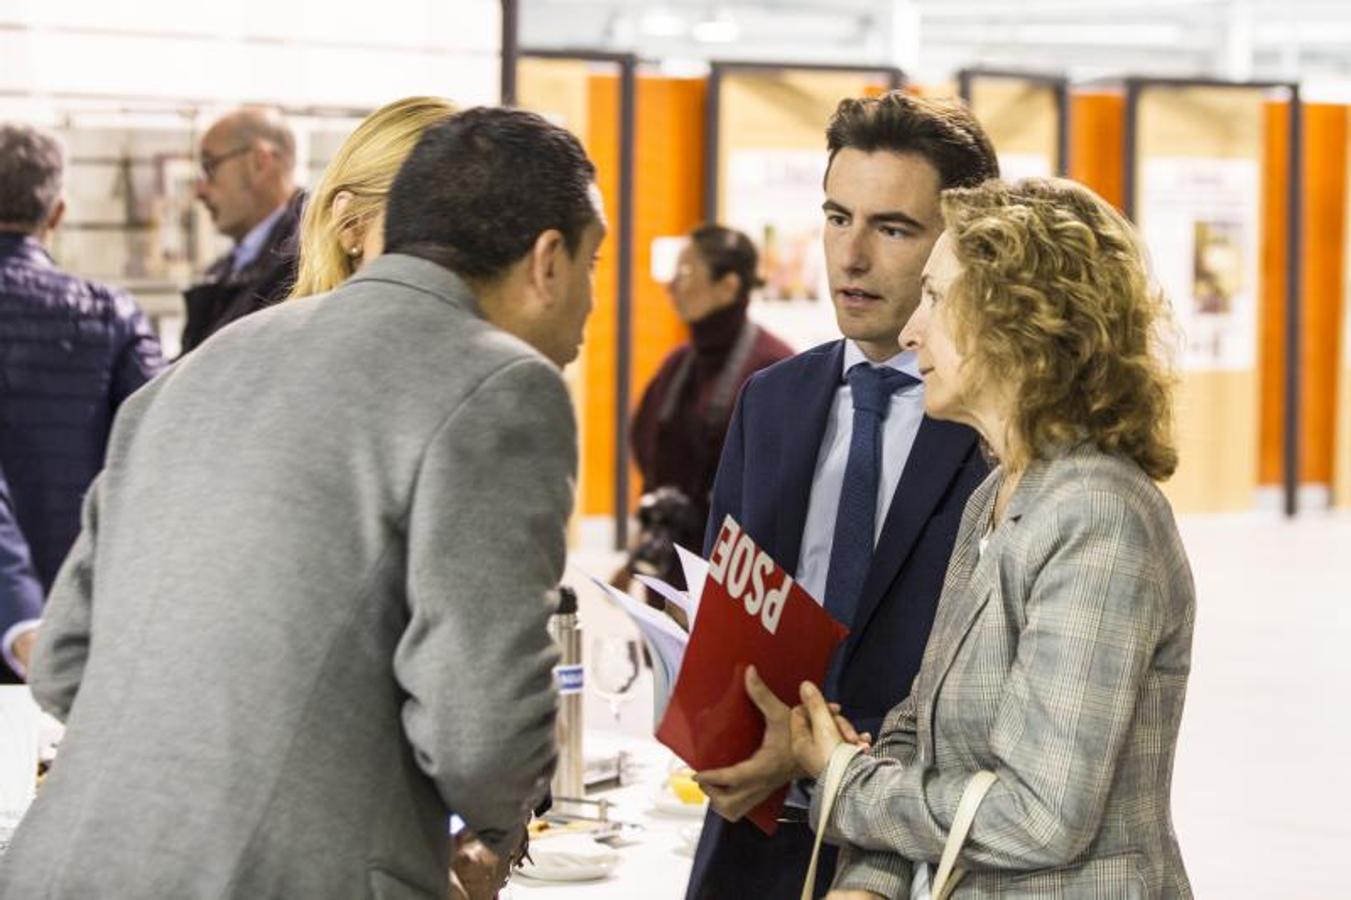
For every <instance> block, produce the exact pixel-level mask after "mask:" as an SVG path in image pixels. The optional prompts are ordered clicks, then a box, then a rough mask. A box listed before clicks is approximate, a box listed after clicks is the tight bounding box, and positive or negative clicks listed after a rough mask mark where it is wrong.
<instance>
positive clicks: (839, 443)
mask: <svg viewBox="0 0 1351 900" xmlns="http://www.w3.org/2000/svg"><path fill="white" fill-rule="evenodd" d="M867 361H868V359H867V357H865V356H864V355H863V351H862V350H860V349H859V348H858V345H857V344H855V343H854V342H853V341H847V342H846V343H845V345H844V368H843V369H842V370H841V372H840V386H839V387H838V388H836V390H835V399H834V400H832V401H831V404H830V415H829V417H828V418H827V419H826V430H825V433H824V434H822V435H821V450H820V452H819V453H818V454H817V457H816V472H815V473H814V474H813V475H812V492H811V497H810V499H809V500H808V501H807V519H806V522H805V523H804V524H803V527H802V551H801V553H800V554H799V556H798V564H797V573H796V576H795V577H796V578H797V582H798V584H800V585H802V587H803V589H804V590H806V591H807V593H809V594H811V595H812V597H813V598H814V599H815V600H816V602H817V603H821V602H823V598H824V597H825V594H826V574H827V573H828V572H829V570H830V548H831V545H832V544H833V543H834V541H835V515H836V513H837V512H838V510H839V508H840V488H841V487H843V486H844V467H845V465H846V464H847V463H848V462H849V441H850V439H851V438H852V437H853V434H854V401H853V397H852V396H851V393H850V390H849V382H848V381H846V380H845V373H847V372H848V371H849V369H850V368H852V367H853V366H854V365H856V364H858V363H861V362H867ZM883 365H886V366H890V367H891V368H893V369H897V370H899V371H901V372H905V373H906V374H907V375H913V376H914V377H915V378H919V363H918V361H917V360H916V359H915V354H914V351H910V350H907V351H905V352H902V353H897V354H896V355H895V356H893V357H892V358H891V359H889V360H887V361H886V362H885V363H883ZM923 420H924V384H923V383H922V382H921V383H920V384H915V385H911V386H909V387H906V388H902V389H901V390H899V391H897V392H896V393H894V394H892V395H891V407H890V408H889V409H888V410H887V417H886V420H885V421H883V423H882V471H881V473H880V477H879V478H878V493H877V519H876V522H877V526H876V531H875V532H874V533H873V544H874V545H876V543H877V539H878V537H880V536H881V534H882V526H883V525H884V524H885V523H886V520H887V510H888V509H890V507H891V498H892V495H893V494H895V493H896V485H898V484H900V481H901V473H902V472H903V471H905V463H906V460H908V459H909V458H910V449H911V448H912V447H914V446H915V436H916V435H917V434H919V426H920V423H921V422H922V421H923Z"/></svg>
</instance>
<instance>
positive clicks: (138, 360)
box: [109, 294, 164, 412]
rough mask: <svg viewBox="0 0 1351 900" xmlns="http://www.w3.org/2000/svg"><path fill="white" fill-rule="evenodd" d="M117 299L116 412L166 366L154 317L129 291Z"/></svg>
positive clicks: (113, 392)
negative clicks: (152, 319)
mask: <svg viewBox="0 0 1351 900" xmlns="http://www.w3.org/2000/svg"><path fill="white" fill-rule="evenodd" d="M114 302H115V304H116V309H117V326H118V328H117V335H118V342H119V344H120V347H119V348H118V351H117V356H116V359H115V360H114V362H113V377H112V382H111V389H110V390H109V401H110V402H111V404H112V408H113V411H114V412H116V410H117V408H118V407H119V406H121V405H122V401H123V400H125V399H127V398H128V397H130V396H131V395H132V394H133V393H135V391H136V389H137V388H139V387H140V386H141V385H143V384H145V383H146V382H147V381H149V380H150V379H152V378H154V377H155V376H156V375H158V374H159V372H160V370H161V369H163V368H164V355H163V354H162V353H161V352H160V345H159V338H158V337H156V336H155V332H154V329H153V328H151V326H150V320H149V319H147V318H146V316H145V313H143V312H142V311H141V308H140V307H139V306H137V305H136V301H135V300H133V299H132V298H131V297H130V296H128V295H126V294H119V295H118V296H117V297H116V298H115V299H114Z"/></svg>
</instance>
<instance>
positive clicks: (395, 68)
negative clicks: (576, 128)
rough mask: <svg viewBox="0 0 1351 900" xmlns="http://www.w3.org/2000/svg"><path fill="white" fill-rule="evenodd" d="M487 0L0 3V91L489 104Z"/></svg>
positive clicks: (365, 104) (491, 55)
mask: <svg viewBox="0 0 1351 900" xmlns="http://www.w3.org/2000/svg"><path fill="white" fill-rule="evenodd" d="M500 49H501V7H500V4H499V3H498V2H497V0H382V2H380V3H378V4H371V3H367V2H360V3H359V2H353V0H270V2H268V0H238V2H231V3H206V4H188V3H182V2H181V0H130V2H125V3H109V2H107V0H60V2H52V0H0V59H3V60H4V65H3V66H0V96H4V95H7V96H9V97H15V96H16V95H19V96H21V95H25V94H26V95H39V96H41V97H45V98H47V99H49V100H61V99H63V98H66V99H84V98H91V97H106V98H109V99H114V98H116V99H150V98H158V99H164V100H186V101H190V102H194V103H221V104H228V103H237V102H240V101H265V102H273V103H280V104H284V105H288V106H316V105H322V106H338V107H343V108H347V109H352V108H373V107H375V106H378V105H380V104H382V103H384V102H386V101H388V100H391V99H394V98H396V97H400V96H404V95H407V94H413V93H424V94H440V95H443V96H449V97H451V98H452V99H454V100H456V101H458V102H460V103H464V104H466V105H471V104H479V103H495V102H497V100H498V96H499V78H500V58H499V54H500Z"/></svg>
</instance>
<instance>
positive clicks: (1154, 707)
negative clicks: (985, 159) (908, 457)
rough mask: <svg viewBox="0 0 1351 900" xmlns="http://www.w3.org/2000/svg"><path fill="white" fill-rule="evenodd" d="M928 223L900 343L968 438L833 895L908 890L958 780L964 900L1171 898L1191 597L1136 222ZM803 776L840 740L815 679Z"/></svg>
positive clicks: (1054, 187) (846, 790)
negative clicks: (918, 288) (978, 479)
mask: <svg viewBox="0 0 1351 900" xmlns="http://www.w3.org/2000/svg"><path fill="white" fill-rule="evenodd" d="M943 218H944V221H945V223H946V226H947V230H946V231H945V232H944V233H943V236H942V237H941V238H940V239H939V242H938V244H937V245H936V246H935V247H934V251H933V255H932V257H930V259H929V262H928V265H927V266H926V267H925V270H924V300H923V302H922V303H921V304H920V307H919V309H918V310H917V311H916V312H915V315H914V317H913V318H912V319H911V320H910V323H909V324H908V325H906V327H905V331H903V332H902V334H901V344H902V346H904V347H906V348H907V349H910V350H912V351H915V352H916V353H917V354H918V358H919V366H920V373H921V374H922V375H923V376H924V382H925V392H924V405H925V408H926V410H927V411H928V413H929V415H931V416H934V417H936V418H941V419H946V420H950V421H957V422H964V423H966V424H967V425H969V426H970V427H972V428H975V429H976V430H977V431H979V432H980V434H981V437H982V438H983V440H984V442H985V445H986V446H987V447H988V448H989V450H990V452H991V453H992V454H993V455H994V457H995V458H996V459H997V460H998V463H999V464H998V467H997V468H996V469H995V470H994V472H992V473H991V475H990V477H989V478H987V479H986V480H985V482H984V483H983V484H982V485H981V486H980V487H979V488H977V490H976V492H975V493H974V494H972V495H971V499H970V501H969V502H968V503H967V505H966V511H965V513H964V515H963V518H962V526H961V530H960V532H959V534H958V537H957V542H956V547H955V549H954V551H953V556H952V562H951V564H950V565H949V566H948V574H947V581H946V583H945V585H944V588H943V597H942V600H941V601H940V605H939V611H938V620H937V621H936V622H935V623H934V629H933V635H932V637H931V638H930V641H929V647H928V650H927V651H926V652H925V655H924V664H923V666H922V668H921V669H920V673H919V677H918V678H917V679H916V681H915V689H914V692H913V693H912V694H911V695H910V697H908V698H907V699H906V700H905V702H903V703H901V704H900V705H899V706H897V708H896V709H894V710H892V712H891V713H890V714H889V715H888V717H887V720H886V724H885V725H884V726H883V728H882V732H881V735H880V737H879V739H878V741H877V743H876V745H875V746H874V748H873V750H872V752H871V754H864V755H862V756H858V757H855V758H854V760H853V761H852V762H851V763H850V764H849V766H848V769H847V770H846V771H845V776H844V780H843V782H842V785H841V788H840V792H839V794H838V797H837V799H836V801H835V806H834V809H833V810H832V812H831V815H830V821H828V822H825V823H820V805H819V804H820V798H819V797H817V798H814V800H813V810H812V821H813V822H814V823H820V824H819V826H818V827H824V828H825V830H826V836H827V838H828V839H830V840H832V841H835V842H837V843H838V844H840V845H841V846H842V847H843V848H844V853H843V854H842V859H841V862H840V865H839V872H838V875H837V876H836V880H835V887H836V890H835V891H834V892H832V893H831V895H830V897H831V900H864V898H867V900H873V898H876V897H882V898H892V897H909V896H912V886H913V885H914V884H915V883H918V886H919V891H918V893H919V894H921V895H922V896H925V897H927V896H928V893H929V892H928V881H929V869H930V868H931V867H932V866H933V865H934V864H935V863H937V861H938V859H939V856H940V854H941V853H942V851H943V846H944V843H945V841H946V839H947V836H948V830H949V828H950V827H951V824H952V822H953V821H954V818H955V815H956V811H957V806H958V804H959V800H960V798H961V796H962V793H963V790H964V788H965V786H966V784H967V782H968V781H969V780H970V779H971V777H972V776H973V775H975V774H976V773H977V772H978V771H981V770H988V771H990V772H993V773H994V775H995V776H996V781H995V782H994V785H993V787H991V788H990V790H989V793H988V794H986V795H985V798H984V802H983V803H982V804H981V805H980V806H979V807H978V808H977V810H976V814H975V818H974V819H973V820H972V824H971V830H970V832H969V834H968V836H967V839H966V842H965V844H964V845H963V847H962V850H961V854H960V856H959V857H958V866H959V867H961V868H963V869H967V870H969V871H967V874H966V876H965V878H964V879H963V880H962V882H961V884H960V886H959V888H958V894H959V895H960V896H962V897H972V898H986V897H989V898H994V897H1006V896H1018V897H1046V898H1066V900H1070V898H1080V897H1168V898H1181V897H1190V896H1191V888H1190V885H1189V884H1188V880H1187V873H1186V870H1185V868H1184V866H1183V863H1182V855H1181V853H1180V851H1179V849H1178V843H1177V837H1176V835H1175V834H1174V831H1173V822H1172V815H1171V813H1170V810H1169V801H1170V798H1169V792H1170V789H1171V785H1172V773H1173V758H1174V754H1175V751H1176V748H1177V738H1178V726H1179V723H1180V722H1181V719H1182V706H1183V699H1184V696H1185V694H1186V689H1187V678H1188V675H1189V673H1190V671H1191V647H1192V627H1193V622H1194V619H1195V605H1196V597H1195V589H1194V585H1193V582H1192V575H1191V569H1190V567H1189V565H1188V563H1187V555H1186V552H1185V550H1184V548H1183V546H1182V540H1181V538H1180V537H1179V535H1178V531H1177V523H1176V522H1175V520H1174V518H1173V512H1172V509H1171V508H1170V507H1169V504H1168V501H1167V499H1166V498H1165V497H1164V496H1163V494H1162V492H1160V490H1159V489H1158V487H1157V485H1156V484H1155V482H1158V481H1163V480H1164V479H1166V478H1168V477H1169V476H1170V475H1171V474H1172V473H1173V470H1174V469H1175V468H1176V466H1177V451H1176V449H1175V448H1174V445H1173V443H1172V423H1173V407H1172V387H1173V377H1172V373H1171V372H1170V371H1169V369H1168V366H1167V364H1166V361H1165V360H1166V354H1165V353H1164V352H1162V350H1163V347H1162V344H1161V341H1160V337H1161V336H1163V335H1166V334H1168V333H1169V331H1170V329H1168V328H1167V327H1166V326H1167V313H1166V308H1165V306H1164V304H1163V303H1162V301H1161V298H1160V297H1159V296H1158V294H1157V292H1156V291H1155V290H1154V289H1153V288H1152V286H1151V285H1150V282H1149V277H1148V274H1147V272H1146V267H1145V263H1144V257H1143V253H1142V250H1141V247H1140V243H1139V240H1138V238H1137V237H1136V235H1135V232H1134V230H1133V229H1132V228H1131V226H1130V225H1129V224H1128V223H1127V222H1126V221H1125V220H1124V219H1123V218H1122V217H1121V216H1120V215H1119V214H1118V213H1117V212H1116V211H1115V210H1113V209H1112V208H1111V206H1109V205H1108V204H1107V203H1106V202H1105V201H1103V200H1102V199H1101V198H1099V197H1098V196H1097V195H1095V194H1093V193H1092V192H1091V191H1089V190H1088V189H1087V188H1085V187H1082V186H1080V185H1078V184H1075V183H1073V182H1070V181H1063V180H1058V179H1028V180H1026V181H1022V182H1019V183H1017V184H1015V185H1012V186H1009V185H1005V184H1002V183H1000V182H990V183H988V184H986V185H983V186H981V187H978V188H974V189H969V190H953V191H948V192H946V193H944V195H943ZM802 699H803V701H804V705H803V706H800V707H798V708H797V709H795V710H794V712H793V728H792V732H793V746H794V752H795V755H796V757H797V759H798V762H799V764H800V765H801V766H802V768H803V770H804V771H805V772H806V773H807V774H808V775H811V776H816V775H817V774H818V773H819V772H820V770H821V768H822V767H823V766H824V763H825V760H826V759H827V758H828V756H829V754H830V753H831V752H832V751H833V749H834V747H835V745H836V744H837V743H839V741H840V740H841V739H844V738H847V737H848V736H849V735H848V734H847V733H846V734H845V735H841V734H840V733H839V731H837V729H836V723H835V718H834V716H833V715H832V714H831V711H830V710H829V709H828V708H827V707H826V706H825V704H824V703H823V702H822V699H821V694H820V692H819V691H817V690H816V689H815V688H814V687H812V686H811V685H804V686H803V689H802Z"/></svg>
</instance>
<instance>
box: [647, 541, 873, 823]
mask: <svg viewBox="0 0 1351 900" xmlns="http://www.w3.org/2000/svg"><path fill="white" fill-rule="evenodd" d="M847 633H848V631H847V629H846V628H845V627H844V626H843V625H841V624H840V623H838V622H836V621H835V620H834V619H833V618H831V617H830V615H829V614H828V613H826V611H825V610H824V609H822V608H821V606H820V605H819V604H818V603H816V601H815V600H813V599H812V598H811V597H810V596H809V595H808V594H807V592H806V591H804V590H803V589H802V588H801V587H800V586H799V585H798V584H797V583H796V582H795V581H794V580H793V578H792V577H791V576H790V575H789V574H788V573H787V572H785V571H784V570H783V568H782V567H780V566H779V565H778V564H777V563H776V562H775V561H774V560H773V559H772V558H770V556H769V555H768V554H766V553H764V552H763V551H762V550H760V548H759V547H757V546H756V544H755V542H754V541H752V540H751V538H750V537H749V535H746V534H745V533H744V532H743V531H742V529H741V527H740V526H739V525H738V524H737V523H736V522H735V521H734V520H733V519H732V518H731V517H730V516H729V517H728V518H727V519H726V520H725V521H724V522H723V526H722V530H721V532H720V533H719V535H718V540H717V543H716V544H715V545H714V550H713V553H712V555H711V558H710V560H709V569H708V576H707V579H706V581H705V583H704V588H703V592H702V597H701V599H700V602H699V616H698V620H697V622H696V623H695V627H694V631H693V632H692V634H691V635H690V641H689V645H688V647H687V648H686V650H685V657H684V660H683V663H682V665H681V666H680V672H679V676H678V678H677V680H676V684H675V690H674V691H673V692H672V695H671V699H670V702H669V704H668V705H667V707H666V712H665V715H664V716H663V717H662V720H661V724H660V726H659V727H658V729H657V739H658V740H660V741H661V742H662V743H663V744H665V745H666V746H667V747H670V748H671V749H672V750H673V751H675V753H676V755H677V756H679V757H680V758H681V759H683V760H684V761H685V762H686V763H687V764H689V765H690V766H692V767H693V768H695V769H697V770H701V771H703V770H708V769H717V768H723V767H725V766H730V765H733V764H736V763H740V762H742V761H743V760H746V759H747V758H749V757H750V756H751V755H752V754H754V753H755V752H756V750H757V749H759V747H760V744H761V740H762V738H763V736H764V732H765V720H764V716H763V715H762V714H761V712H760V710H759V709H757V708H756V706H755V704H754V703H753V702H752V701H751V699H750V697H749V696H747V694H746V690H745V687H744V681H745V672H746V668H747V667H748V666H751V665H754V666H755V668H756V670H757V672H758V673H759V675H760V678H761V679H762V680H763V681H764V683H765V684H766V685H767V686H768V688H769V689H770V690H771V691H772V692H773V693H774V695H775V696H776V697H778V699H779V700H780V701H781V702H783V703H784V704H786V705H787V706H790V707H791V706H794V705H796V704H797V702H798V686H799V685H800V684H801V683H802V682H803V681H812V682H816V683H818V684H819V683H820V682H821V681H822V680H823V679H824V678H825V675H826V668H827V666H828V665H829V662H830V657H831V655H832V654H833V653H834V651H835V648H836V647H837V646H839V644H840V642H841V641H843V640H844V638H845V636H846V635H847ZM786 793H787V787H786V786H785V787H784V788H781V789H780V790H778V791H777V792H775V794H773V795H772V796H771V797H770V798H769V799H768V800H766V801H764V802H763V803H761V804H760V805H759V806H757V807H755V809H753V810H752V811H751V812H750V813H749V814H748V818H749V819H750V820H751V821H753V822H754V823H755V824H756V825H757V826H759V828H760V829H761V830H762V831H764V832H765V833H767V834H772V833H773V832H774V830H775V828H776V827H777V821H776V820H777V818H778V813H779V809H780V808H781V807H782V805H783V799H784V795H785V794H786Z"/></svg>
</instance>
